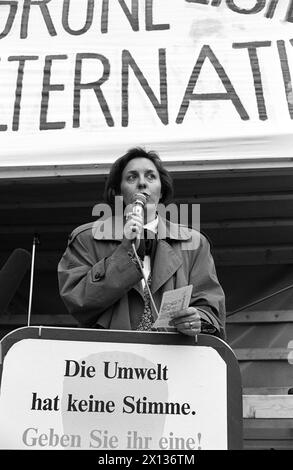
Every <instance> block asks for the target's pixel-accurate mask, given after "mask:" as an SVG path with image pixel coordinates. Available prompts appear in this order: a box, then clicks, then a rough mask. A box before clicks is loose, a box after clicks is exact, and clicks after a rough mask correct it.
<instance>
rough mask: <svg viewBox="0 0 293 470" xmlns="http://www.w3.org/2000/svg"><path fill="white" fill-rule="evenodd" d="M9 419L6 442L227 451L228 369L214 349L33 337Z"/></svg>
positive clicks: (9, 381)
mask: <svg viewBox="0 0 293 470" xmlns="http://www.w3.org/2000/svg"><path fill="white" fill-rule="evenodd" d="M0 421H1V427H0V448H1V449H46V450H51V449H89V450H90V449H92V450H94V449H100V450H102V449H103V450H114V449H120V450H121V449H125V450H148V449H159V450H185V451H186V450H201V449H227V445H228V440H227V367H226V363H225V362H224V360H223V359H222V358H221V356H220V355H219V354H218V353H217V351H215V350H214V349H213V348H210V347H205V346H195V347H191V346H183V345H174V344H172V345H162V344H161V345H159V344H153V345H148V344H127V343H111V342H103V343H99V342H84V341H80V342H76V341H60V340H59V341H55V340H42V339H25V340H22V341H19V342H18V343H16V344H14V345H13V346H12V347H11V349H10V350H9V351H8V353H7V354H6V356H5V358H4V364H3V373H2V381H1V392H0Z"/></svg>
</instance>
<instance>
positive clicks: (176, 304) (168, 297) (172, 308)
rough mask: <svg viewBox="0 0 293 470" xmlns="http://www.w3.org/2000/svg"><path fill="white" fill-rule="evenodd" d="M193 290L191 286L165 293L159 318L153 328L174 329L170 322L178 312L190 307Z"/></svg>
mask: <svg viewBox="0 0 293 470" xmlns="http://www.w3.org/2000/svg"><path fill="white" fill-rule="evenodd" d="M192 289H193V286H192V285H189V286H184V287H180V288H179V289H174V290H169V291H167V292H164V294H163V298H162V302H161V307H160V311H159V316H158V318H157V320H156V321H155V323H154V324H153V328H168V329H170V328H174V327H173V326H172V325H169V322H170V320H172V318H173V317H174V316H176V313H177V312H180V310H183V309H185V308H187V307H188V306H189V302H190V298H191V293H192ZM174 329H175V328H174Z"/></svg>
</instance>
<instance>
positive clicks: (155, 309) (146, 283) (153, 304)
mask: <svg viewBox="0 0 293 470" xmlns="http://www.w3.org/2000/svg"><path fill="white" fill-rule="evenodd" d="M131 245H132V248H133V253H134V256H135V259H136V261H137V263H138V266H139V269H140V271H141V274H142V276H143V279H144V282H145V285H146V288H147V291H148V294H149V296H150V299H151V302H152V306H153V308H154V311H155V312H156V315H157V317H158V316H159V312H158V309H157V307H156V304H155V301H154V299H153V296H152V293H151V290H150V287H149V285H148V281H147V278H146V275H145V273H144V270H143V267H142V264H141V261H140V258H139V256H138V254H137V251H136V248H135V242H132V244H131Z"/></svg>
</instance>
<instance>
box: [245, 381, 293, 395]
mask: <svg viewBox="0 0 293 470" xmlns="http://www.w3.org/2000/svg"><path fill="white" fill-rule="evenodd" d="M292 386H293V378H292ZM289 388H291V387H289V386H287V387H244V388H243V394H244V395H288V390H289Z"/></svg>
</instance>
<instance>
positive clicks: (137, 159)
mask: <svg viewBox="0 0 293 470" xmlns="http://www.w3.org/2000/svg"><path fill="white" fill-rule="evenodd" d="M172 193H173V185H172V180H171V177H170V175H169V173H168V172H167V170H166V169H165V168H164V167H163V165H162V162H161V160H160V158H159V157H158V155H157V154H156V153H155V152H146V151H145V150H143V149H141V148H133V149H130V150H129V151H128V152H127V153H126V154H125V155H123V156H122V157H121V158H119V159H118V160H117V161H116V162H115V163H114V164H113V165H112V168H111V170H110V174H109V177H108V180H107V183H106V187H105V199H106V202H107V203H108V204H109V206H110V207H112V208H113V207H114V206H115V198H117V196H120V198H121V197H122V198H123V204H124V207H126V211H125V213H126V216H124V217H122V216H120V218H119V215H118V218H117V214H115V216H116V217H112V218H111V219H108V222H109V221H110V224H111V226H113V225H114V224H115V223H116V226H115V229H114V230H108V231H107V230H106V231H105V230H103V229H104V227H105V226H106V225H107V221H104V220H103V221H102V222H100V223H99V221H98V222H93V223H90V224H86V225H83V226H81V227H78V228H77V229H75V230H74V231H73V232H72V234H71V236H70V237H69V242H68V247H67V249H66V251H65V253H64V255H63V257H62V259H61V261H60V263H59V266H58V277H59V289H60V295H61V297H62V299H63V301H64V303H65V305H66V307H67V309H68V310H69V312H70V313H71V314H72V315H73V316H74V317H75V318H76V319H77V320H78V321H79V323H80V325H81V326H82V327H95V328H108V329H109V328H110V329H116V330H131V329H132V330H150V329H151V328H152V324H153V323H154V321H155V319H156V316H157V311H158V310H159V308H160V304H161V300H162V296H163V294H164V292H166V291H169V290H173V289H177V288H180V287H183V286H187V285H190V284H192V285H193V289H192V295H191V300H190V304H189V307H188V308H187V309H185V310H182V311H181V312H177V313H176V318H174V319H173V320H172V323H173V325H174V326H175V327H176V329H177V330H178V331H179V332H181V333H183V334H186V335H189V336H195V335H197V334H198V333H200V332H204V333H210V334H215V335H217V336H219V337H222V338H225V298H224V293H223V290H222V288H221V286H220V284H219V281H218V279H217V275H216V271H215V266H214V262H213V258H212V256H211V254H210V249H209V243H208V241H207V239H206V238H205V237H204V236H203V235H202V234H200V233H199V232H197V231H195V230H191V229H189V228H187V227H184V226H182V225H181V226H179V225H177V224H174V223H171V222H168V221H167V220H165V219H163V218H162V217H161V216H160V215H158V212H157V207H158V204H159V202H160V203H163V204H166V203H167V202H168V201H169V200H170V199H171V197H172ZM137 194H139V195H140V197H141V198H142V199H143V198H145V201H144V202H145V207H144V210H143V211H142V212H141V213H139V211H138V213H137V212H136V211H133V210H132V208H133V207H134V206H133V202H134V200H135V199H136V197H137ZM141 195H142V196H141ZM135 207H136V206H135ZM117 220H118V224H119V222H120V223H122V225H123V230H122V231H121V232H119V230H117ZM101 224H102V226H101ZM108 227H109V225H108ZM144 228H147V229H149V231H150V232H148V233H150V234H151V239H152V242H151V243H150V244H151V248H150V252H146V251H145V249H146V248H145V246H146V245H147V242H146V243H144V236H143V229H144ZM117 233H120V236H118V239H117ZM101 234H103V236H101ZM134 247H136V248H137V251H138V253H139V255H140V256H139V258H138V259H137V257H136V255H135V251H136V250H134ZM140 259H141V261H142V263H140ZM141 268H143V273H142V269H141ZM144 280H145V281H147V284H148V286H149V289H150V291H151V298H150V296H149V290H148V289H147V286H146V285H145V282H144ZM154 304H155V305H154Z"/></svg>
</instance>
